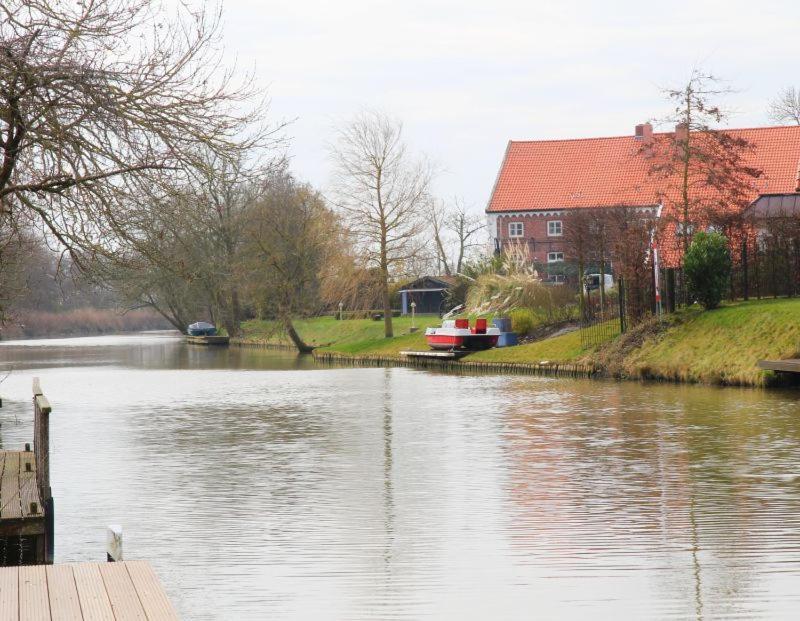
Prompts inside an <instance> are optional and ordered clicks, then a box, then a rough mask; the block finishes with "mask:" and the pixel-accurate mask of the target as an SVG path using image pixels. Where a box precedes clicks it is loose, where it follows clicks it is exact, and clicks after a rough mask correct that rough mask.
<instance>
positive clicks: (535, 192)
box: [486, 126, 800, 213]
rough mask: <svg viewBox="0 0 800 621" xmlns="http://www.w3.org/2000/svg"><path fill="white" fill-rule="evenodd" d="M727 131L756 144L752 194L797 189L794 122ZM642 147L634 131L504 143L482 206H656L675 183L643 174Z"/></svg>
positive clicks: (799, 136) (799, 150)
mask: <svg viewBox="0 0 800 621" xmlns="http://www.w3.org/2000/svg"><path fill="white" fill-rule="evenodd" d="M725 131H726V132H728V133H729V134H731V135H733V136H739V137H741V138H744V139H746V140H747V141H749V142H750V143H752V144H753V145H754V146H755V148H754V150H753V151H752V152H749V153H747V155H746V157H745V160H746V161H747V163H748V164H749V165H751V166H755V167H756V168H759V169H761V170H762V171H763V174H762V176H761V177H760V178H759V179H756V180H754V182H753V195H752V199H753V200H755V199H756V198H757V197H758V196H759V195H761V194H765V193H780V192H794V191H795V190H796V189H797V179H798V165H800V126H790V127H759V128H751V129H731V130H725ZM673 135H674V134H672V133H659V134H654V135H653V137H654V140H664V139H667V138H671V137H672V136H673ZM641 145H642V142H641V141H640V140H636V139H635V138H634V137H633V136H617V137H612V138H582V139H575V140H533V141H524V142H523V141H519V142H517V141H510V142H509V143H508V148H507V150H506V155H505V159H504V160H503V164H502V166H501V168H500V172H499V174H498V176H497V182H496V184H495V188H494V191H493V192H492V197H491V199H490V201H489V205H488V207H487V209H486V211H487V212H488V213H502V212H510V211H529V210H537V209H571V208H581V207H613V206H617V205H631V206H645V205H656V204H659V203H660V202H661V200H660V197H661V196H662V195H663V194H664V193H666V192H669V188H670V187H675V182H674V181H670V180H668V179H666V180H665V179H660V178H658V177H657V176H654V175H650V174H649V170H650V166H651V163H650V162H648V161H647V159H646V158H645V157H644V156H643V155H642V154H641V153H640V152H639V150H640V147H641Z"/></svg>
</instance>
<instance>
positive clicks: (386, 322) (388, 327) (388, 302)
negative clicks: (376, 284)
mask: <svg viewBox="0 0 800 621" xmlns="http://www.w3.org/2000/svg"><path fill="white" fill-rule="evenodd" d="M381 242H382V243H381V297H382V301H383V335H384V336H385V337H386V338H387V339H390V338H392V337H393V336H394V330H393V328H392V299H391V297H390V296H389V262H388V260H387V257H386V242H385V241H384V240H381Z"/></svg>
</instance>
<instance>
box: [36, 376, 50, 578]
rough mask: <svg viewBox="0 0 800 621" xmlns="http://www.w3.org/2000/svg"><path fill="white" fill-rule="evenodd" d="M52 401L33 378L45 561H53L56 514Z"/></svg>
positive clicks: (38, 481)
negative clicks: (53, 478) (52, 448)
mask: <svg viewBox="0 0 800 621" xmlns="http://www.w3.org/2000/svg"><path fill="white" fill-rule="evenodd" d="M51 411H52V410H51V408H50V403H49V402H48V401H47V398H46V397H45V396H44V394H43V393H42V388H41V385H40V383H39V378H38V377H35V378H34V379H33V413H34V418H33V451H34V459H35V461H36V485H37V487H38V490H39V498H40V499H41V501H42V504H44V515H45V522H46V526H45V530H46V533H45V558H46V560H45V562H47V563H52V562H53V552H54V542H53V534H54V514H53V510H54V507H53V494H52V492H51V490H50V412H51Z"/></svg>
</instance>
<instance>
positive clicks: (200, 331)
mask: <svg viewBox="0 0 800 621" xmlns="http://www.w3.org/2000/svg"><path fill="white" fill-rule="evenodd" d="M187 333H188V334H189V336H214V335H215V334H216V333H217V328H216V327H215V326H214V324H211V323H208V322H207V321H198V322H196V323H193V324H191V325H190V326H189V328H188V329H187Z"/></svg>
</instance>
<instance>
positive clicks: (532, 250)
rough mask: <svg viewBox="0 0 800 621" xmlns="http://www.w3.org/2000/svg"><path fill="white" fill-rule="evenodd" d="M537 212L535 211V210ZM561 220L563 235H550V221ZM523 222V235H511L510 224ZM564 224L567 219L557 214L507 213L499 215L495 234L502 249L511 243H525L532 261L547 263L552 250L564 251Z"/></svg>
mask: <svg viewBox="0 0 800 621" xmlns="http://www.w3.org/2000/svg"><path fill="white" fill-rule="evenodd" d="M534 213H535V212H534ZM553 221H560V222H561V223H562V235H561V236H553V235H548V225H547V223H548V222H553ZM512 222H514V223H522V226H523V235H522V237H511V235H510V232H509V224H511V223H512ZM564 225H565V219H564V217H563V216H561V215H557V214H553V213H550V214H541V215H539V214H536V215H527V214H526V215H524V216H521V215H520V216H515V215H506V214H499V215H498V216H497V230H496V231H495V235H496V236H497V239H498V240H499V241H500V247H501V249H502V248H503V247H505V246H506V245H507V244H509V243H516V244H518V243H524V244H525V245H526V246H527V249H528V256H529V257H530V259H531V261H535V262H537V263H543V264H546V263H547V255H548V253H550V252H564V251H565V249H564V246H565V244H564V236H563V233H564V230H563V228H564Z"/></svg>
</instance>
